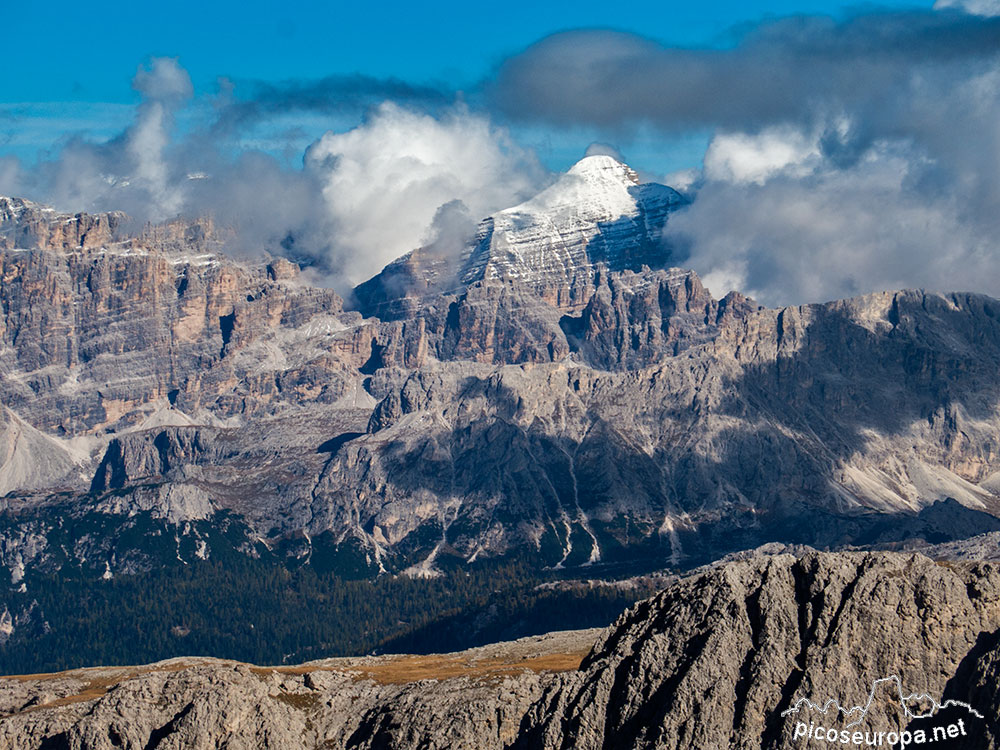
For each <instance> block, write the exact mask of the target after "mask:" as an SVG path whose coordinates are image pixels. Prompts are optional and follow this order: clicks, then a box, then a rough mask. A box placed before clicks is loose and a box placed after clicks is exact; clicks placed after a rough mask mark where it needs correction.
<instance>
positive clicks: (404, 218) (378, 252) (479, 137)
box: [306, 103, 542, 283]
mask: <svg viewBox="0 0 1000 750" xmlns="http://www.w3.org/2000/svg"><path fill="white" fill-rule="evenodd" d="M306 168H307V170H309V171H311V172H313V173H314V174H316V175H318V176H319V180H320V182H321V183H322V192H323V198H324V201H325V208H326V212H327V214H328V216H329V217H330V219H331V221H332V222H333V226H334V237H335V240H334V253H335V255H336V260H337V262H338V264H339V267H338V269H337V270H338V271H339V272H340V273H342V274H344V275H345V276H346V277H348V278H350V279H352V280H353V281H354V282H355V283H357V282H361V281H363V280H364V279H366V278H368V277H369V276H371V275H372V274H373V273H375V272H377V271H378V270H380V269H381V268H382V266H384V265H385V264H386V263H388V262H389V261H391V260H394V259H395V258H397V257H399V256H400V255H402V254H403V253H406V252H408V251H410V250H413V249H414V248H416V247H418V246H419V245H420V244H422V242H423V241H424V240H425V239H426V237H427V232H428V228H429V227H430V226H431V224H432V222H433V221H434V218H435V216H436V215H437V213H438V209H439V208H440V207H441V206H442V205H444V204H446V203H450V202H452V201H456V200H459V201H461V202H462V203H463V204H464V206H465V210H466V211H467V212H468V213H469V214H470V215H472V216H475V217H477V218H482V217H483V216H486V215H487V214H489V213H491V212H493V211H496V210H498V209H501V208H505V207H507V206H510V205H513V204H515V203H517V202H519V201H520V199H521V198H523V197H525V196H526V195H528V194H530V193H531V192H532V191H533V190H535V189H537V187H538V184H539V180H540V178H541V175H542V170H541V168H540V167H539V165H538V163H537V161H536V160H535V158H534V157H533V155H531V154H530V153H528V152H526V151H524V150H522V149H521V148H519V147H518V146H517V145H516V144H514V143H513V141H511V139H510V137H509V136H508V135H507V134H506V133H505V132H504V131H502V130H498V129H497V128H495V127H493V126H492V125H491V124H490V123H489V121H488V120H487V119H486V118H485V117H483V116H480V115H475V114H472V113H470V112H469V111H468V110H466V109H464V108H462V107H458V108H456V109H453V110H451V111H450V112H448V113H446V114H445V115H443V116H442V117H432V116H430V115H427V114H423V113H418V112H413V111H411V110H407V109H403V108H401V107H399V106H398V105H395V104H388V103H387V104H384V105H382V106H381V107H379V108H378V109H377V110H376V112H375V113H374V114H373V115H372V116H371V117H370V118H369V119H368V120H367V121H366V122H365V123H364V124H363V125H361V126H360V127H358V128H355V129H354V130H351V131H348V132H346V133H327V134H326V135H324V136H323V137H322V138H321V139H320V140H319V141H317V142H316V143H315V144H313V146H311V147H310V149H309V151H308V153H307V155H306Z"/></svg>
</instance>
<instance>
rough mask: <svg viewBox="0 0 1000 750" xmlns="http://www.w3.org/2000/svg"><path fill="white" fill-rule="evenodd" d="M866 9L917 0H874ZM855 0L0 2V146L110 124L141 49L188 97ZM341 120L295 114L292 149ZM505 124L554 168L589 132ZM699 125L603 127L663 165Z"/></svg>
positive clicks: (446, 78)
mask: <svg viewBox="0 0 1000 750" xmlns="http://www.w3.org/2000/svg"><path fill="white" fill-rule="evenodd" d="M879 7H921V6H920V5H919V4H914V3H912V2H902V1H899V0H888V1H887V2H882V3H880V4H879ZM922 7H927V4H924V5H923V6H922ZM276 8H280V9H281V11H282V12H281V13H280V15H279V14H277V13H276ZM858 8H859V6H858V5H857V4H856V3H854V4H846V3H842V2H835V1H831V0H797V1H796V0H769V1H767V2H738V1H733V0H701V1H700V2H684V3H681V2H663V1H662V0H661V1H659V2H649V1H646V0H640V1H633V2H628V3H609V2H606V1H603V2H579V1H577V2H546V3H527V2H504V3H468V2H461V3H459V2H437V3H412V2H408V3H403V2H382V3H355V2H352V3H342V2H299V3H290V4H284V5H276V4H275V3H273V2H267V3H265V2H249V3H247V2H193V1H192V0H179V1H178V2H172V3H134V2H129V3H101V4H98V5H96V6H95V5H94V4H87V3H79V2H65V1H64V0H55V1H54V2H46V3H30V2H29V3H12V4H10V5H9V6H8V7H7V8H5V11H4V27H5V33H4V44H3V45H2V48H0V59H2V60H3V67H4V70H6V71H7V75H5V76H4V77H3V82H2V84H0V156H2V155H4V154H11V155H16V156H18V157H20V158H21V159H22V160H24V161H27V162H31V161H33V160H34V158H35V157H36V154H37V153H38V152H39V150H40V149H42V150H43V151H44V152H45V153H47V154H48V155H51V154H52V153H53V152H54V151H57V150H58V148H59V145H60V143H61V142H62V141H63V140H64V139H65V138H66V137H67V136H68V135H70V134H72V133H76V132H82V133H84V134H85V135H86V136H87V137H89V138H91V139H95V140H100V139H103V138H108V137H111V136H113V135H114V134H115V133H118V132H120V131H121V130H122V129H123V128H124V127H125V126H126V125H127V123H128V122H129V120H130V118H131V116H132V111H131V109H130V108H129V107H128V106H123V105H132V104H135V103H136V102H137V101H138V95H137V93H136V92H135V91H133V90H132V88H131V87H130V85H129V81H130V80H131V78H132V76H133V75H134V73H135V70H136V68H137V66H138V65H139V64H140V63H142V62H144V61H146V60H148V59H149V58H150V57H154V56H169V57H176V58H178V60H179V63H180V64H181V66H182V67H184V68H185V69H186V70H187V71H188V73H189V74H190V76H191V79H192V82H193V84H194V88H195V92H196V94H200V95H202V96H207V95H211V94H212V93H214V92H215V91H216V90H217V86H218V79H219V78H220V77H226V78H228V79H230V80H232V81H233V82H234V83H235V86H236V92H237V95H239V93H240V91H241V90H245V89H246V87H247V86H248V85H249V82H250V81H261V80H262V81H284V80H310V79H318V78H322V77H324V76H329V75H336V74H351V73H363V74H365V75H369V76H374V77H396V78H400V79H403V80H407V81H416V82H429V83H434V84H439V85H442V86H444V87H449V88H455V89H463V88H466V87H474V86H475V85H476V84H477V82H479V81H480V80H482V79H483V78H484V77H487V76H489V75H490V74H491V73H492V72H493V71H494V70H495V69H496V67H497V66H498V65H499V64H500V62H501V61H502V60H504V59H505V58H507V57H509V56H511V55H514V54H516V53H518V52H520V51H521V50H523V49H524V48H525V47H527V46H529V45H530V44H532V43H533V42H535V41H537V40H539V39H540V38H542V37H544V36H546V35H548V34H551V33H553V32H557V31H560V30H564V29H571V28H610V29H619V30H625V31H632V32H636V33H639V34H642V35H643V36H646V37H650V38H653V39H656V40H658V41H661V42H664V43H667V44H670V45H677V46H694V47H697V46H725V45H726V44H728V43H729V42H730V40H731V39H732V36H733V30H734V29H739V28H741V27H743V26H747V25H751V24H754V23H756V22H759V21H760V20H761V19H764V18H767V17H774V16H784V15H789V14H832V15H835V16H836V15H840V14H842V13H844V12H846V11H850V10H857V9H858ZM12 71H16V74H12ZM190 114H191V113H189V115H190ZM356 119H357V115H354V116H341V117H330V116H316V115H307V114H303V115H302V116H301V117H300V126H301V127H300V129H301V133H300V135H299V137H298V138H297V139H294V146H295V150H297V149H298V147H300V146H302V147H304V146H305V145H306V144H308V143H309V142H310V141H311V140H312V139H314V138H316V137H318V136H319V135H320V134H322V133H323V132H325V131H326V130H327V129H330V128H332V129H336V130H343V129H347V128H349V127H351V126H352V125H353V124H354V123H355V122H356ZM182 124H183V123H182ZM516 135H517V136H518V137H519V140H522V141H524V142H525V143H526V144H527V145H529V146H531V147H533V148H536V149H537V150H538V152H539V155H540V157H541V158H542V160H543V162H544V163H546V164H547V166H549V167H550V168H554V169H562V168H565V167H566V166H567V165H568V164H569V163H571V162H572V161H573V160H574V159H575V158H577V157H578V156H579V155H580V153H581V152H582V149H583V148H585V147H586V145H587V143H589V142H590V141H592V140H602V138H601V136H602V134H601V133H600V132H598V131H597V130H596V129H594V128H587V127H579V128H572V129H568V130H567V129H560V128H550V127H544V128H539V127H532V128H524V127H522V128H518V129H516ZM706 139H707V134H706V133H702V132H697V131H695V132H692V133H689V134H687V135H685V136H682V137H676V136H675V137H672V138H669V139H665V138H664V137H663V136H662V135H660V134H657V133H648V132H647V133H639V134H637V135H635V134H634V135H632V136H630V137H627V138H623V137H618V140H619V141H621V142H620V143H618V144H617V145H619V146H620V147H621V148H623V150H624V151H625V153H626V155H627V156H629V157H630V158H631V159H632V160H634V161H637V162H638V163H639V166H641V167H644V168H646V169H648V170H652V171H654V172H659V173H665V172H668V171H671V170H673V169H676V168H680V167H684V166H691V165H693V164H694V163H696V162H697V160H698V159H699V158H700V155H701V153H702V152H703V151H704V146H705V142H706Z"/></svg>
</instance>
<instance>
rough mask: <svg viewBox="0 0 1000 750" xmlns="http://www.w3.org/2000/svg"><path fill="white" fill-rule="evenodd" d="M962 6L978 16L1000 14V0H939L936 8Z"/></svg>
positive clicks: (935, 5) (935, 4)
mask: <svg viewBox="0 0 1000 750" xmlns="http://www.w3.org/2000/svg"><path fill="white" fill-rule="evenodd" d="M944 8H960V9H962V10H964V11H966V12H967V13H972V14H974V15H977V16H1000V0H937V2H936V3H934V9H935V10H942V9H944Z"/></svg>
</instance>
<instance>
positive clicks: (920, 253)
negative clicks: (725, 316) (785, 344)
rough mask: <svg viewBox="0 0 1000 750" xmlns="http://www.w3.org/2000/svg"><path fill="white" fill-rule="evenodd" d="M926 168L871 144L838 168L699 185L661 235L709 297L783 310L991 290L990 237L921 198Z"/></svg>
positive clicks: (957, 213) (996, 278) (954, 202)
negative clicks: (730, 295)
mask: <svg viewBox="0 0 1000 750" xmlns="http://www.w3.org/2000/svg"><path fill="white" fill-rule="evenodd" d="M926 166H932V165H928V164H927V163H926V162H925V161H924V160H922V159H921V158H920V157H919V156H918V155H916V154H914V153H912V152H911V151H909V150H907V149H906V148H903V147H889V146H886V145H882V146H879V147H876V148H873V149H872V150H871V151H870V152H869V153H867V154H866V155H865V156H864V158H862V159H860V160H859V161H857V162H856V163H854V164H853V165H851V166H850V167H846V168H840V167H837V166H836V165H833V164H830V163H828V162H824V163H823V164H822V165H820V166H818V167H817V168H816V169H814V170H813V171H811V172H810V173H808V174H801V173H800V174H796V173H788V172H777V173H774V174H773V175H772V176H771V177H769V178H767V179H762V180H760V181H757V182H753V183H749V184H747V183H743V182H740V181H738V180H734V181H723V180H714V181H706V183H705V184H704V185H703V186H702V188H701V190H700V192H699V193H698V196H697V198H696V199H695V201H694V203H693V204H692V205H691V207H690V208H689V209H687V210H686V211H684V212H682V213H680V214H678V215H676V216H675V217H673V218H672V219H671V223H670V225H668V233H669V234H671V235H672V236H673V237H674V238H675V240H676V238H678V237H683V238H684V240H685V242H686V243H689V244H690V246H691V248H692V252H691V256H690V258H689V260H688V263H689V264H690V265H691V266H692V267H693V268H695V270H697V271H699V273H701V274H702V275H703V277H704V279H705V283H706V286H707V287H708V288H709V289H710V290H711V291H712V293H713V294H715V295H716V296H721V295H723V294H725V293H726V292H728V291H730V290H731V289H738V290H740V291H742V292H744V293H747V294H749V295H751V296H753V297H755V298H756V299H757V300H758V301H760V302H762V303H764V304H768V305H782V304H790V303H791V304H800V303H805V302H816V301H821V300H831V299H838V298H843V297H850V296H854V295H857V294H862V293H865V292H870V291H877V290H891V289H901V288H906V287H924V288H932V289H938V290H941V291H965V290H973V291H976V290H978V291H992V292H993V293H996V292H997V291H1000V274H998V271H997V266H996V262H995V253H994V252H993V241H992V237H991V236H989V234H988V232H985V231H984V227H983V226H982V224H981V223H977V222H974V221H969V220H968V216H967V214H966V213H965V208H966V206H965V205H964V204H963V202H962V201H961V200H959V199H956V198H955V197H954V196H953V195H949V194H948V193H946V192H943V191H942V192H941V193H940V194H937V195H933V194H928V192H926V191H925V190H923V189H922V187H921V184H922V180H923V178H924V177H925V175H924V174H922V171H923V169H924V167H926Z"/></svg>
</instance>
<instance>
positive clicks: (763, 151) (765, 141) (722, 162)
mask: <svg viewBox="0 0 1000 750" xmlns="http://www.w3.org/2000/svg"><path fill="white" fill-rule="evenodd" d="M818 157H819V139H818V138H817V137H816V136H810V135H807V134H805V133H802V132H800V131H798V130H795V129H793V128H790V127H780V128H777V127H776V128H769V129H767V130H764V131H763V132H761V133H757V134H753V135H751V134H747V133H718V134H716V135H715V137H714V138H712V141H711V143H709V146H708V150H707V151H706V152H705V177H706V178H707V179H711V180H725V181H727V182H756V183H758V184H761V183H763V182H764V181H765V180H766V179H767V178H768V177H771V176H772V175H774V174H775V173H777V172H782V171H788V170H790V169H795V170H797V171H800V172H804V171H808V166H807V162H809V161H813V162H815V161H816V159H817V158H818Z"/></svg>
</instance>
